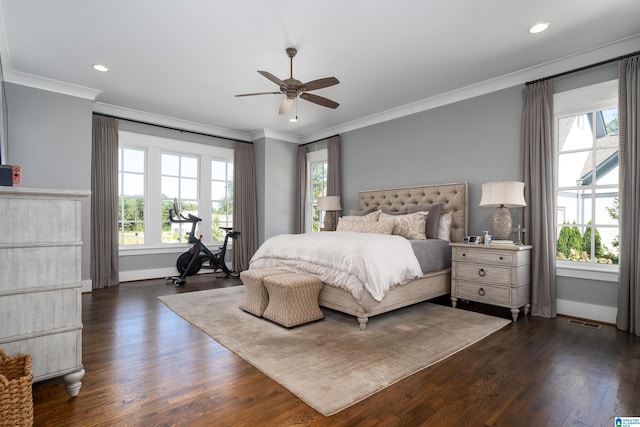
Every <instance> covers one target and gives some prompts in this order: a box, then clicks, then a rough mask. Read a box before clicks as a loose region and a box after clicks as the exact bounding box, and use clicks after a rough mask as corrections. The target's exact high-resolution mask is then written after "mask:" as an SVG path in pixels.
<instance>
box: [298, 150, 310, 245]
mask: <svg viewBox="0 0 640 427" xmlns="http://www.w3.org/2000/svg"><path fill="white" fill-rule="evenodd" d="M296 167H297V169H296V195H297V200H296V224H295V227H296V228H295V232H296V233H298V234H301V233H304V231H305V230H304V224H305V217H306V215H307V212H306V206H307V149H306V147H305V146H303V145H301V146H300V147H298V159H297V165H296Z"/></svg>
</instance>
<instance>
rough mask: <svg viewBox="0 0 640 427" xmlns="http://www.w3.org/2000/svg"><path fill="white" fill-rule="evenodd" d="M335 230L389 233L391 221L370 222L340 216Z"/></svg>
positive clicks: (391, 225)
mask: <svg viewBox="0 0 640 427" xmlns="http://www.w3.org/2000/svg"><path fill="white" fill-rule="evenodd" d="M336 231H352V232H355V233H376V234H391V232H392V231H393V223H392V222H377V221H376V222H372V221H362V220H361V219H352V218H349V217H342V218H340V219H339V220H338V227H337V228H336Z"/></svg>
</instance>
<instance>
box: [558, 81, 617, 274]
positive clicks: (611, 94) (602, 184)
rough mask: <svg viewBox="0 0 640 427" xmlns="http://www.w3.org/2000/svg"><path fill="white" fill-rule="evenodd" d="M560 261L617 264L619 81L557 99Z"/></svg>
mask: <svg viewBox="0 0 640 427" xmlns="http://www.w3.org/2000/svg"><path fill="white" fill-rule="evenodd" d="M554 103H555V104H556V111H555V119H556V121H555V123H556V129H555V132H556V135H555V137H556V144H557V145H556V148H557V150H556V153H557V181H556V201H557V209H558V212H557V215H556V216H557V224H556V225H557V228H556V230H557V233H556V236H557V239H558V240H557V259H558V261H559V266H561V265H562V263H563V262H566V263H574V264H578V263H587V264H589V265H595V264H618V239H619V225H618V182H619V181H618V179H619V176H618V147H619V144H618V109H617V81H613V82H606V83H602V84H599V85H594V86H589V87H587V88H581V89H579V90H575V91H567V92H562V93H559V94H556V95H555V96H554Z"/></svg>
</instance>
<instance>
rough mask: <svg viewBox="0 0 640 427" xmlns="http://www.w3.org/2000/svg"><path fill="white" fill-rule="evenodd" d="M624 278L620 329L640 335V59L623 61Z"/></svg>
mask: <svg viewBox="0 0 640 427" xmlns="http://www.w3.org/2000/svg"><path fill="white" fill-rule="evenodd" d="M619 67H620V68H619V69H620V78H619V83H618V84H619V96H618V103H619V109H618V112H619V129H620V134H619V138H620V149H619V167H620V169H619V170H620V197H619V201H620V246H619V249H620V257H619V260H620V276H619V282H618V314H617V318H616V326H617V327H618V329H621V330H623V331H628V332H630V333H633V334H635V335H637V336H640V244H639V243H638V239H639V238H640V184H639V183H638V179H639V177H640V130H639V129H638V128H639V126H640V56H638V55H636V56H633V57H631V58H626V59H623V60H621V61H620V64H619Z"/></svg>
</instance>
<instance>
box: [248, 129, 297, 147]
mask: <svg viewBox="0 0 640 427" xmlns="http://www.w3.org/2000/svg"><path fill="white" fill-rule="evenodd" d="M260 138H271V139H277V140H280V141H285V142H291V143H293V144H301V143H302V140H301V139H300V137H299V136H297V135H292V134H290V133H284V132H278V131H275V130H272V129H266V128H265V129H258V130H255V131H253V132H251V141H255V140H257V139H260Z"/></svg>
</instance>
